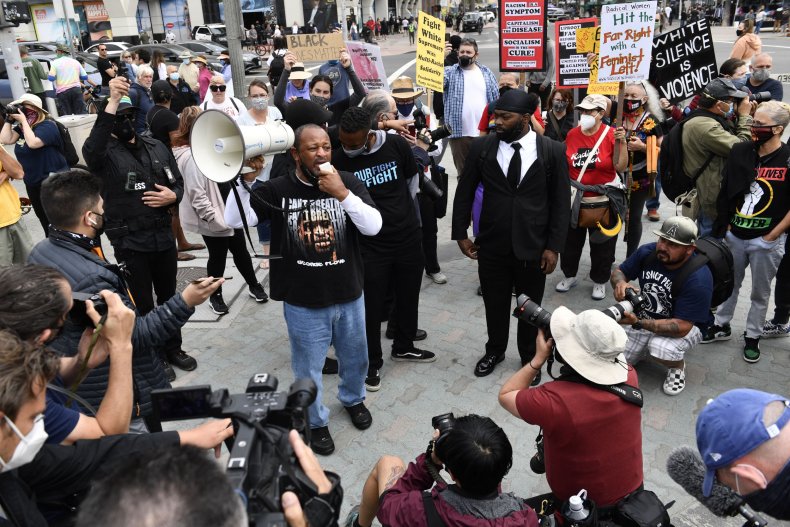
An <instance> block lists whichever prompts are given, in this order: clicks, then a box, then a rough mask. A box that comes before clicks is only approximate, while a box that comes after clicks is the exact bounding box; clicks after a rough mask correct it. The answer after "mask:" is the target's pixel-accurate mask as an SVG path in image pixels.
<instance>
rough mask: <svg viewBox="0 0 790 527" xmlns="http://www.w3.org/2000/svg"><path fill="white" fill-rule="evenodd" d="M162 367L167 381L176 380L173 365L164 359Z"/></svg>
mask: <svg viewBox="0 0 790 527" xmlns="http://www.w3.org/2000/svg"><path fill="white" fill-rule="evenodd" d="M162 368H163V369H164V370H165V377H167V382H173V381H174V380H176V371H175V370H174V369H173V367H172V366H171V365H170V363H168V362H167V361H166V360H163V361H162Z"/></svg>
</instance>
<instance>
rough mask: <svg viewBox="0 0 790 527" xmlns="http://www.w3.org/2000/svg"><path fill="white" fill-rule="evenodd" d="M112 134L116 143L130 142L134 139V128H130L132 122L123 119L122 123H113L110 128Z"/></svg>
mask: <svg viewBox="0 0 790 527" xmlns="http://www.w3.org/2000/svg"><path fill="white" fill-rule="evenodd" d="M112 133H113V135H114V136H115V137H117V138H118V141H120V142H122V143H126V142H129V141H131V140H132V138H133V137H134V126H132V121H130V120H129V119H124V120H123V122H120V123H115V126H113V127H112Z"/></svg>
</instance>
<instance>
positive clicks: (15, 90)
mask: <svg viewBox="0 0 790 527" xmlns="http://www.w3.org/2000/svg"><path fill="white" fill-rule="evenodd" d="M14 29H15V28H13V27H6V28H3V29H0V47H2V50H3V58H5V67H6V70H7V71H8V82H9V83H10V84H11V96H12V99H14V100H16V99H19V98H20V97H22V94H24V93H27V88H28V86H27V77H26V76H25V70H24V67H23V65H22V59H21V58H20V56H19V44H17V42H16V37H15V36H14Z"/></svg>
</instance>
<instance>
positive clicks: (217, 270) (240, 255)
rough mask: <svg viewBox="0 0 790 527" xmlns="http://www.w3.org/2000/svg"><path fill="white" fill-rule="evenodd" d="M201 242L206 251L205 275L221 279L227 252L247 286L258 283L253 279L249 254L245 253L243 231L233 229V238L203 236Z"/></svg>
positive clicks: (245, 246)
mask: <svg viewBox="0 0 790 527" xmlns="http://www.w3.org/2000/svg"><path fill="white" fill-rule="evenodd" d="M203 241H204V242H205V243H206V248H207V249H208V262H207V263H206V273H207V274H208V276H214V277H217V278H219V277H221V276H223V275H224V274H225V262H226V261H227V258H228V251H230V254H232V255H233V263H234V264H236V268H237V269H238V270H239V272H240V273H241V276H243V277H244V281H245V282H247V285H249V286H253V285H255V284H257V283H258V279H257V278H255V269H254V268H253V266H252V259H251V258H250V253H249V252H247V242H246V241H245V240H244V231H243V230H241V229H235V230H234V232H233V236H203Z"/></svg>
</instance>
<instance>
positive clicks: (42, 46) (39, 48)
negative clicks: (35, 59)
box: [17, 40, 58, 55]
mask: <svg viewBox="0 0 790 527" xmlns="http://www.w3.org/2000/svg"><path fill="white" fill-rule="evenodd" d="M17 44H19V45H20V46H22V45H24V46H27V51H28V53H30V54H31V55H38V54H40V53H43V54H45V55H54V54H55V52H56V51H57V48H58V43H57V42H39V41H37V40H28V41H21V42H17Z"/></svg>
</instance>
